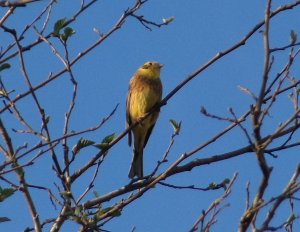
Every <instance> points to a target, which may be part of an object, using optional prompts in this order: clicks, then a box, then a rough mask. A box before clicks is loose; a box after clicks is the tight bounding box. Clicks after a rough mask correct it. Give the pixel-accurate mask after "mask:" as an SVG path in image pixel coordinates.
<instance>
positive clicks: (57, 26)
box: [53, 18, 67, 37]
mask: <svg viewBox="0 0 300 232" xmlns="http://www.w3.org/2000/svg"><path fill="white" fill-rule="evenodd" d="M66 22H67V18H62V19H60V20H57V21H56V23H55V24H54V30H53V34H54V36H57V37H59V35H60V30H61V29H62V28H63V27H64V26H65V25H66Z"/></svg>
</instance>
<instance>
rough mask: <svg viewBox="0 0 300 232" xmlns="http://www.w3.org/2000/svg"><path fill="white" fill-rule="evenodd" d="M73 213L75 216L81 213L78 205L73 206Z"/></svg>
mask: <svg viewBox="0 0 300 232" xmlns="http://www.w3.org/2000/svg"><path fill="white" fill-rule="evenodd" d="M74 215H75V216H77V217H79V216H80V215H81V210H80V207H75V210H74Z"/></svg>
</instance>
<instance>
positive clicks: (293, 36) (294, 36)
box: [290, 30, 297, 44]
mask: <svg viewBox="0 0 300 232" xmlns="http://www.w3.org/2000/svg"><path fill="white" fill-rule="evenodd" d="M296 42H297V34H296V33H295V32H294V30H291V33H290V43H291V44H295V43H296Z"/></svg>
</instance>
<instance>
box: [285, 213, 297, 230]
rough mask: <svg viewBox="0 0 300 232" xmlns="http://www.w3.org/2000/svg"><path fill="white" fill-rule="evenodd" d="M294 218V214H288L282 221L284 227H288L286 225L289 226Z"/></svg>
mask: <svg viewBox="0 0 300 232" xmlns="http://www.w3.org/2000/svg"><path fill="white" fill-rule="evenodd" d="M295 219H296V216H295V214H293V213H292V214H291V215H290V216H289V218H288V219H287V220H286V222H285V223H284V224H285V225H284V226H285V227H288V226H290V225H291V224H292V223H293V221H294V220H295Z"/></svg>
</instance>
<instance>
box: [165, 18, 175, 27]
mask: <svg viewBox="0 0 300 232" xmlns="http://www.w3.org/2000/svg"><path fill="white" fill-rule="evenodd" d="M174 19H175V17H174V16H171V17H169V18H166V19H163V20H162V21H163V23H164V24H165V25H168V24H169V23H171V22H173V21H174Z"/></svg>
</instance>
